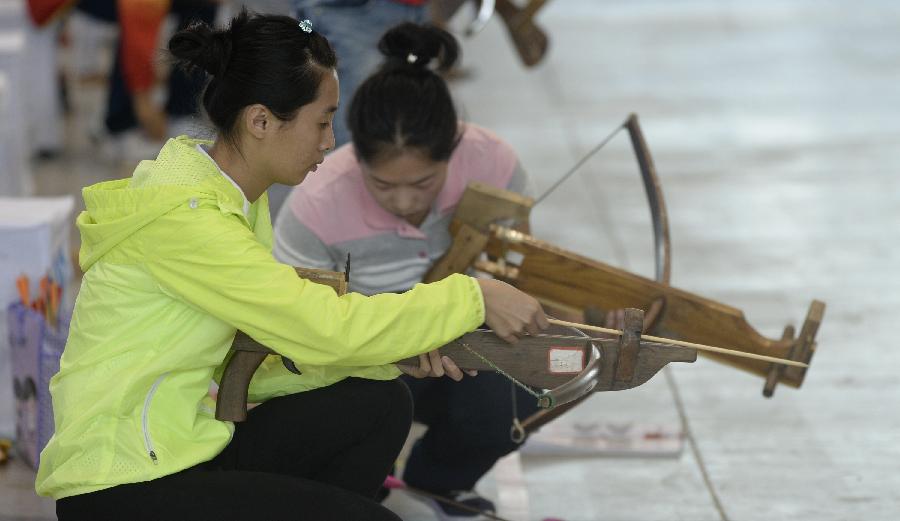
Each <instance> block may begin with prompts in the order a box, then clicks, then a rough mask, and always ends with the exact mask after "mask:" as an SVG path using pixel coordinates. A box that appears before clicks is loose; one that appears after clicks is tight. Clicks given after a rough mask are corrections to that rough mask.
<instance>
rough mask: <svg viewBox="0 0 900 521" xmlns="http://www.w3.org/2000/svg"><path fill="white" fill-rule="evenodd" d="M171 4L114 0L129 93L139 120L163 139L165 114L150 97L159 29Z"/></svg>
mask: <svg viewBox="0 0 900 521" xmlns="http://www.w3.org/2000/svg"><path fill="white" fill-rule="evenodd" d="M171 4H172V2H171V0H117V4H116V7H117V9H118V13H119V27H120V29H121V36H120V40H121V44H120V45H121V46H122V48H121V54H120V59H121V60H122V72H123V74H124V76H125V85H126V86H127V87H128V91H129V92H130V93H131V96H132V104H133V106H134V114H135V116H136V117H137V120H138V122H139V123H140V125H141V127H142V128H143V129H144V132H146V133H147V135H148V136H149V137H150V138H152V139H155V140H162V139H165V137H166V129H167V126H168V123H167V121H166V114H165V112H164V111H163V109H162V107H160V106H159V105H158V104H156V103H155V102H154V101H153V98H152V94H153V86H154V84H155V83H156V69H155V60H156V56H157V51H158V48H157V47H158V40H159V32H160V30H161V28H162V25H163V22H164V21H165V19H166V15H168V13H169V9H170V8H171Z"/></svg>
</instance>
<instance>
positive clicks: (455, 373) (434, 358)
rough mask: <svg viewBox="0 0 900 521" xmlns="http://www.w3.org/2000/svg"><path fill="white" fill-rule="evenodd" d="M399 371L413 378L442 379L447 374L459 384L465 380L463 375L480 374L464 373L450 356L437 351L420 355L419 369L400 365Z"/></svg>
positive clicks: (475, 373) (473, 373)
mask: <svg viewBox="0 0 900 521" xmlns="http://www.w3.org/2000/svg"><path fill="white" fill-rule="evenodd" d="M397 369H400V370H401V371H403V372H404V373H405V374H408V375H409V376H412V377H413V378H428V377H433V378H440V377H442V376H444V375H445V374H446V375H447V376H449V377H450V378H452V379H454V380H456V381H457V382H458V381H460V380H462V379H463V373H465V374H467V375H469V376H476V375H477V374H478V371H474V370H472V371H463V370H462V369H460V368H459V366H457V365H456V362H454V361H453V360H451V359H450V357H449V356H441V354H440V353H439V352H438V350H437V349H435V350H434V351H429V352H428V353H425V354H421V355H419V367H409V366H405V365H398V366H397Z"/></svg>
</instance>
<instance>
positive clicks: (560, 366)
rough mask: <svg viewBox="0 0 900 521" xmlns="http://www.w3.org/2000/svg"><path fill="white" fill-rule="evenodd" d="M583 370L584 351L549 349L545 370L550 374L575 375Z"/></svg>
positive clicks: (578, 348)
mask: <svg viewBox="0 0 900 521" xmlns="http://www.w3.org/2000/svg"><path fill="white" fill-rule="evenodd" d="M583 369H584V351H582V349H581V348H580V347H551V348H550V351H549V352H548V353H547V370H548V371H549V372H550V373H551V374H576V373H580V372H581V371H582V370H583Z"/></svg>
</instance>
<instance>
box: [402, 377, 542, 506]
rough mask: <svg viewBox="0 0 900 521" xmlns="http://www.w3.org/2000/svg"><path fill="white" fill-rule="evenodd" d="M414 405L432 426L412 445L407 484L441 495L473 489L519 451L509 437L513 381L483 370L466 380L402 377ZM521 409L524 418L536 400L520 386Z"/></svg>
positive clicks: (421, 418)
mask: <svg viewBox="0 0 900 521" xmlns="http://www.w3.org/2000/svg"><path fill="white" fill-rule="evenodd" d="M402 378H403V381H404V382H405V383H406V384H407V385H408V386H409V389H410V391H411V392H412V396H413V403H414V404H415V415H414V417H415V419H416V421H419V422H422V423H424V424H425V425H427V426H428V430H427V431H426V433H425V435H424V436H423V437H422V439H420V440H418V441H417V442H416V444H415V445H414V446H413V449H412V452H411V453H410V455H409V459H408V460H407V462H406V468H405V470H404V472H403V480H404V481H406V482H407V483H408V484H409V485H411V486H414V487H417V488H421V489H425V490H429V491H432V492H436V493H446V492H450V491H454V490H471V489H472V488H473V487H474V486H475V483H476V482H477V481H478V480H479V479H481V477H482V476H484V475H485V474H486V473H487V472H488V471H489V470H491V467H493V466H494V463H496V462H497V460H498V459H500V458H502V457H503V456H505V455H507V454H509V453H510V452H512V451H514V450H516V448H518V446H519V445H518V444H517V443H515V442H513V441H512V439H511V438H510V434H509V430H510V427H511V426H512V414H513V411H512V389H511V388H510V385H511V382H510V381H509V380H507V379H506V378H505V377H504V376H502V375H500V374H497V373H494V372H488V371H484V372H481V373H479V374H478V376H475V377H468V376H467V377H465V378H464V379H463V380H462V381H461V382H454V381H453V380H451V379H450V378H425V379H421V380H417V379H415V378H412V377H409V376H403V377H402ZM515 391H516V408H517V413H518V416H519V418H521V419H523V420H524V419H525V418H527V417H528V416H530V415H531V414H532V413H534V412H535V411H537V409H538V407H537V399H536V398H535V397H533V396H531V395H529V394H528V393H526V392H525V391H523V390H522V389H519V388H518V387H516V389H515Z"/></svg>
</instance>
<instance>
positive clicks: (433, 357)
mask: <svg viewBox="0 0 900 521" xmlns="http://www.w3.org/2000/svg"><path fill="white" fill-rule="evenodd" d="M428 361H429V363H430V364H431V376H436V377H438V378H440V377H441V376H444V363H443V362H442V361H441V354H440V353H439V352H438V350H437V349H435V350H434V351H429V352H428Z"/></svg>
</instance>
